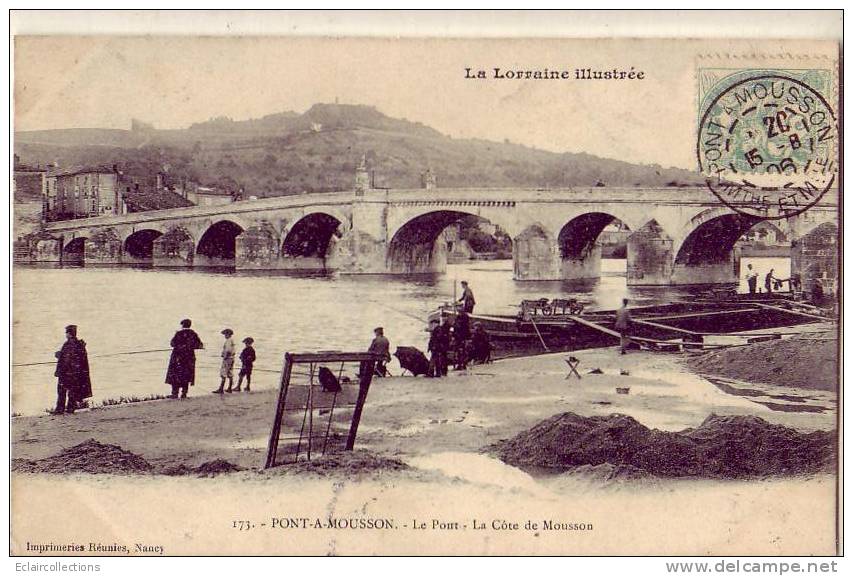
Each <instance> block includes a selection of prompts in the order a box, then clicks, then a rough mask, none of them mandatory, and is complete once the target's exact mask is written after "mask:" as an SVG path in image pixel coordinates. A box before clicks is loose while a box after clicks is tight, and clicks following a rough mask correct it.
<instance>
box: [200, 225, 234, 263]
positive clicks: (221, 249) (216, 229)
mask: <svg viewBox="0 0 853 576" xmlns="http://www.w3.org/2000/svg"><path fill="white" fill-rule="evenodd" d="M243 230H244V229H243V227H242V226H240V225H239V224H237V223H235V222H233V221H231V220H219V221H217V222H215V223H213V224H211V225H210V226H208V228H207V230H205V231H204V233H203V234H202V235H201V237H200V238H199V240H198V245H197V246H196V249H195V260H194V265H195V266H234V265H235V263H236V254H237V236H239V235H240V234H242V233H243Z"/></svg>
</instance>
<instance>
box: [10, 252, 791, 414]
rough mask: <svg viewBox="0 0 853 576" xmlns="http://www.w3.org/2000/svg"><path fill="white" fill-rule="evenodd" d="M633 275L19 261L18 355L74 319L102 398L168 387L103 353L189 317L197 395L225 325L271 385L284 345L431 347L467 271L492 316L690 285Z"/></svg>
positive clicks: (498, 268)
mask: <svg viewBox="0 0 853 576" xmlns="http://www.w3.org/2000/svg"><path fill="white" fill-rule="evenodd" d="M743 261H744V265H745V263H746V262H748V261H752V262H754V266H755V267H756V269H757V270H758V272H759V274H764V273H766V270H769V268H770V267H771V266H772V267H774V268H775V273H776V275H777V276H779V277H781V278H786V277H787V274H788V272H787V271H788V269H789V264H788V262H787V260H786V259H779V258H771V259H749V260H748V259H746V258H745V259H744V260H743ZM624 274H625V261H624V260H603V261H602V277H601V278H600V279H599V280H595V281H582V282H559V281H556V282H514V281H513V280H512V263H511V262H509V261H491V262H476V263H470V264H458V265H451V266H448V269H447V273H446V274H444V275H438V276H419V277H400V276H378V275H377V276H316V275H308V276H292V275H290V276H281V275H269V274H257V273H243V272H240V273H226V272H222V271H218V272H217V271H207V272H201V271H187V270H160V269H157V270H152V269H134V268H85V269H81V268H30V267H16V268H15V270H14V306H15V309H14V351H13V358H14V363H16V364H21V363H31V362H50V361H52V360H53V353H54V351H56V350H58V349H59V347H60V346H61V344H62V341H63V339H64V336H63V334H64V327H65V326H66V325H67V324H78V325H79V327H80V328H79V335H80V337H81V338H83V339H84V340H86V342H87V343H88V350H89V354H90V357H91V370H92V378H93V387H94V391H95V397H94V402H95V403H100V401H102V400H103V399H105V398H118V397H120V396H126V397H132V396H136V397H143V396H147V395H149V394H152V393H154V394H158V393H159V394H165V393H166V392H167V391H168V387H167V386H166V385H165V384H164V383H163V379H164V377H165V373H166V365H167V363H168V352H156V353H151V354H135V355H129V356H115V357H111V358H98V356H99V355H102V354H109V353H115V352H124V351H137V350H151V349H162V348H168V347H169V340H170V339H171V337H172V335H173V334H174V332H175V330H177V329H178V328H179V326H178V323H179V321H180V320H181V319H182V318H191V319H192V320H193V328H194V329H196V331H197V332H198V333H199V335H200V336H201V339H202V340H203V341H204V343H205V346H206V349H205V350H203V351H201V353H200V354H199V361H198V370H197V382H198V383H197V385H196V386H195V388H194V389H192V390H191V394H195V395H198V394H208V393H209V392H210V390H212V389H213V388H215V387H216V386H217V385H218V363H219V350H220V348H221V345H222V336H221V335H220V331H221V330H222V329H223V328H225V327H229V328H232V329H233V330H234V331H235V340H236V341H237V342H238V343H239V342H240V341H241V340H242V339H243V338H245V337H246V336H252V337H253V338H254V339H255V349H256V350H257V353H258V361H257V363H256V370H257V372H256V374H255V380H256V382H254V383H253V388H258V389H264V388H272V387H275V386H276V384H277V372H278V371H279V370H280V369H281V363H282V358H283V353H284V352H285V351H315V350H362V349H366V348H367V346H368V344H369V343H370V340H371V338H372V337H373V333H372V331H373V328H374V327H376V326H384V327H385V333H386V335H387V336H388V337H389V338H390V340H391V344H392V350H393V349H394V348H395V347H396V346H397V345H410V346H417V347H419V348H421V349H422V350H424V349H426V342H427V334H426V332H425V331H424V324H423V321H422V320H421V319H422V318H426V315H427V313H428V312H429V311H430V310H431V309H433V308H434V307H435V306H436V305H437V304H440V303H442V302H449V301H450V300H452V299H453V297H454V285H455V284H457V285H458V281H461V280H468V281H469V282H470V284H471V287H472V288H473V290H474V293H475V296H476V299H477V311H478V312H484V313H492V314H510V313H514V308H515V306H516V305H517V304H518V302H519V301H520V300H521V299H523V298H540V297H545V298H554V297H556V296H561V297H574V298H579V299H581V300H583V301H585V302H587V303H588V309H612V308H616V307H618V306H619V303H620V301H621V299H622V298H623V297H625V296H628V297H629V298H631V300H632V303H634V304H637V305H641V304H652V303H657V302H664V301H669V300H673V299H683V298H684V297H685V296H689V294H690V291H691V289H688V288H671V287H654V288H652V287H644V288H635V287H630V288H629V287H627V286H626V283H625V277H624ZM744 289H745V282H744ZM457 295H458V294H457ZM239 347H242V345H241V344H239V345H238V349H239ZM392 369H393V367H392ZM396 371H398V369H397V370H396ZM55 386H56V379H55V378H54V376H53V366H52V365H49V364H48V365H43V366H27V367H17V368H15V369H14V378H13V394H12V410H13V411H14V412H17V413H20V414H33V413H40V412H41V411H42V410H43V409H44V408H47V407H48V406H50V405H51V403H52V402H53V400H54V397H55V396H54V394H55Z"/></svg>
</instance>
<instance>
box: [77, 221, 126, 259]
mask: <svg viewBox="0 0 853 576" xmlns="http://www.w3.org/2000/svg"><path fill="white" fill-rule="evenodd" d="M83 262H84V264H86V265H89V266H91V265H116V264H121V239H120V238H119V237H118V235H117V234H116V233H115V230H112V229H109V228H108V229H106V230H103V231H102V232H99V233H97V234H95V235H94V236H92V237H91V238H86V240H85V243H84V247H83Z"/></svg>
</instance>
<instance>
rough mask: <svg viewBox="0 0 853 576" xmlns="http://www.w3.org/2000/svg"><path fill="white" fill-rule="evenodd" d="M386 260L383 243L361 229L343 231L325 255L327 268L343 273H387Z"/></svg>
mask: <svg viewBox="0 0 853 576" xmlns="http://www.w3.org/2000/svg"><path fill="white" fill-rule="evenodd" d="M387 261H388V255H387V247H386V245H385V243H384V242H383V241H380V240H377V239H376V238H375V237H373V236H372V235H371V234H369V233H367V232H363V231H361V230H349V231H347V232H345V233H344V235H343V236H342V237H341V238H340V239H339V240H338V241H337V242H335V244H334V246H332V247H330V248H329V253H328V255H327V263H328V266H329V268H330V269H334V270H337V271H339V272H341V273H343V274H387V273H389V271H388V270H389V264H388V262H387Z"/></svg>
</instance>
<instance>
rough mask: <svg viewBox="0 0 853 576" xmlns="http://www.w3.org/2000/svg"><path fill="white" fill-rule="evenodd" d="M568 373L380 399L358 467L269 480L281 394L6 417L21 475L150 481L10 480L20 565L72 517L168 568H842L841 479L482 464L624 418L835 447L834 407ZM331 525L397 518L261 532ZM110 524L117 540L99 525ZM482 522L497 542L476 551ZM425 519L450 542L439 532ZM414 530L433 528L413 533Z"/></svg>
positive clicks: (547, 363) (409, 382) (646, 374)
mask: <svg viewBox="0 0 853 576" xmlns="http://www.w3.org/2000/svg"><path fill="white" fill-rule="evenodd" d="M573 355H575V356H577V357H578V358H579V359H580V361H581V363H580V366H579V372H580V374H581V376H582V378H581V379H580V380H578V379H577V378H576V377H574V376H572V377H571V378H570V379H566V374H567V373H568V369H567V366H566V364H565V362H564V357H565V356H566V354H552V355H547V356H537V357H531V358H518V359H513V360H505V361H501V362H496V363H494V364H490V365H487V366H478V367H475V368H474V369H472V370H471V372H470V373H459V372H457V373H452V374H451V376H450V377H449V378H447V379H425V378H411V377H408V378H400V377H397V378H388V379H377V380H374V383H373V384H372V386H371V389H370V393H369V396H368V398H367V404H366V406H365V409H364V413H363V416H362V424H361V427H360V429H359V435H358V440H357V442H356V447H357V448H358V449H359V452H357V453H356V454H355V455H354V456H349V455H344V456H342V457H337V458H334V459H329V460H327V461H326V463H325V464H322V462H323V460H319V461H317V463H315V464H312V465H305V464H303V465H299V467H298V468H292V467H287V466H284V467H279V468H277V469H274V470H271V471H265V472H264V471H260V470H259V468H260V467H261V466H262V464H263V461H264V456H265V450H266V443H267V439H268V434H269V428H270V424H271V421H272V416H273V410H274V402H275V394H274V392H272V391H261V392H252V393H251V394H246V393H242V394H239V395H237V394H232V395H225V396H215V395H213V394H210V393H209V391H208V390H207V389H202V390H198V389H197V388H196V389H192V390H191V394H195V396H191V397H190V398H189V399H187V400H184V401H173V400H157V401H149V402H140V403H135V404H126V405H119V406H113V407H108V408H101V409H97V410H93V411H89V412H80V413H77V414H74V415H72V416H48V415H44V416H38V417H18V418H14V419H13V422H12V456H13V458H16V459H23V460H29V461H37V460H41V459H44V458H49V457H51V456H54V455H55V454H57V453H58V452H60V451H61V450H63V449H66V448H70V447H73V446H75V445H77V444H80V443H83V442H85V441H87V440H88V439H90V438H92V439H94V440H95V441H97V442H99V443H102V444H112V445H116V446H118V447H120V448H121V449H122V450H125V451H127V452H131V453H133V454H135V455H138V456H139V457H141V458H143V459H144V460H145V461H146V462H147V463H149V464H150V465H151V467H152V469H153V473H152V470H142V471H139V472H137V471H133V470H131V471H130V473H123V474H121V475H110V474H97V475H91V474H60V475H56V474H27V473H21V472H18V473H15V474H13V477H12V485H13V487H12V489H13V494H14V501H13V514H14V515H15V517H16V519H15V521H16V524H15V525H16V527H17V528H18V529H17V534H16V541H15V543H13V548H17V549H18V550H20V549H21V546H25V542H26V541H28V540H29V539H32V538H33V536H32V535H35V534H37V535H38V540H44V539H49V538H55V539H56V540H57V541H63V540H62V535H63V534H67V532H65V530H67V526H66V525H65V524H64V522H65V519H66V518H68V517H70V518H74V519H76V520H78V521H79V522H80V523H81V524H80V526H79V527H78V528H77V534H78V536H79V538H81V539H84V538H90V539H100V540H101V541H103V540H115V541H116V542H127V541H128V540H129V539H130V537H129V536H128V535H133V538H138V536H137V535H139V534H146V535H156V537H155V539H158V541H160V542H162V543H164V545H165V546H166V552H165V553H167V554H182V553H190V552H192V553H202V552H203V553H209V554H229V553H231V554H233V553H243V554H252V553H261V552H265V553H291V554H292V553H306V554H308V553H311V554H328V553H330V554H362V553H415V552H418V551H419V552H420V553H424V552H425V551H427V550H428V551H429V552H430V553H450V554H452V553H466V554H496V553H535V554H544V553H558V554H607V553H611V554H613V553H616V554H643V553H645V554H648V553H655V554H661V553H672V554H764V553H768V554H770V553H786V554H806V553H815V554H827V553H832V552H833V551H834V533H835V532H834V508H833V503H834V490H835V479H834V476H833V475H830V474H818V475H810V476H785V477H779V478H773V479H765V480H749V481H740V480H720V479H679V478H674V479H670V478H638V479H631V478H624V477H619V476H618V475H612V474H608V471H607V470H604V469H603V468H602V467H591V468H590V467H586V469H584V470H581V471H578V472H576V473H566V474H560V475H552V476H549V477H536V476H530V475H529V474H527V473H525V472H523V471H521V470H519V469H517V468H514V467H512V466H508V465H506V464H503V463H502V462H500V461H499V460H497V459H496V458H493V457H492V456H490V455H488V454H486V453H485V451H486V449H487V447H489V446H492V445H495V444H496V443H498V442H499V441H501V440H506V439H509V438H511V437H513V436H515V435H517V434H519V433H521V432H523V431H525V430H527V429H529V428H531V427H533V426H535V425H536V424H537V423H539V422H540V421H542V420H544V419H547V418H549V417H551V416H553V415H555V414H559V413H563V412H573V413H576V414H579V415H582V416H607V415H609V414H614V413H620V414H625V415H628V416H631V417H632V418H634V419H636V420H637V421H638V422H640V423H642V424H643V425H644V426H647V427H650V428H657V429H659V430H665V431H673V432H675V431H680V430H684V429H685V428H691V427H698V426H700V425H701V423H702V422H703V420H705V418H706V417H707V416H708V415H709V414H712V413H714V414H717V415H720V416H726V415H753V416H760V417H761V418H763V419H765V420H767V421H768V422H770V423H773V424H782V425H785V426H788V427H791V428H794V429H796V430H798V431H801V432H809V431H814V430H834V428H835V423H836V414H835V405H834V404H832V403H831V398H829V397H828V396H827V397H821V399H820V400H814V399H809V400H806V401H805V402H807V403H810V405H815V404H817V403H819V402H822V403H824V404H825V406H823V408H824V409H823V410H822V411H821V412H793V411H791V412H789V411H774V410H772V409H768V408H767V407H766V406H764V405H762V404H760V403H757V402H755V401H753V399H751V398H746V397H742V396H737V395H732V394H728V393H726V392H724V391H723V390H721V389H720V388H718V387H717V386H715V385H713V384H711V383H710V382H708V381H707V380H705V379H704V378H700V377H697V376H696V375H694V374H692V373H691V372H690V371H689V369H688V368H687V367H685V366H684V365H683V364H682V362H681V361H680V360H679V358H678V357H676V356H672V355H666V354H653V353H648V352H637V353H631V354H628V355H626V356H621V355H619V354H618V350H616V349H615V348H606V349H596V350H585V351H579V352H576V353H573ZM599 370H600V371H601V372H602V373H600V374H594V373H590V372H593V371H599ZM624 372H627V374H623V373H624ZM617 387H618V388H628V389H629V392H628V394H619V393H617V391H616V388H617ZM800 392H801V393H802V392H803V391H800ZM795 393H796V392H791V394H795ZM812 393H813V392H812V391H808V394H812ZM790 403H791V404H792V405H794V404H798V402H795V401H791V402H790ZM353 458H354V459H355V462H354V461H353ZM216 460H220V461H225V462H227V463H228V464H229V465H231V466H233V467H234V468H243V469H244V470H242V471H236V472H231V473H225V474H221V475H215V474H205V473H203V472H198V470H202V471H203V470H210V469H211V463H212V462H214V461H216ZM206 465H207V468H205V466H206ZM178 466H184V467H185V469H187V470H185V474H184V475H183V476H179V477H175V476H166V475H163V474H158V473H157V472H163V471H164V470H166V469H169V468H172V469H174V468H175V467H178ZM20 469H21V470H25V469H26V467H21V468H20ZM192 469H195V471H193V470H192ZM200 476H203V477H200ZM48 494H49V496H48ZM48 497H49V498H51V499H58V501H68V504H67V505H63V507H62V509H61V510H60V509H59V508H58V507H51V508H47V507H44V508H40V509H39V513H38V514H35V513H33V512H32V510H31V507H29V506H28V505H27V503H28V502H36V501H44V499H45V498H48ZM54 508H55V509H54ZM331 515H334V516H341V517H358V518H374V519H375V518H387V519H390V520H391V521H392V523H394V526H395V527H394V528H393V529H391V530H388V531H382V530H375V531H366V532H365V531H351V530H332V531H322V532H317V531H312V530H304V531H297V530H286V531H283V532H282V531H280V530H276V531H271V530H270V529H269V528H268V527H263V528H262V527H260V524H261V523H262V522H266V523H268V522H270V518H271V517H273V516H287V517H303V516H305V517H316V516H319V517H323V518H325V517H327V516H331ZM103 518H109V519H110V522H108V523H106V525H105V523H104V522H103V520H102V519H103ZM549 518H550V519H551V520H554V521H558V522H560V523H564V524H566V525H569V524H577V525H578V526H580V525H586V524H589V525H590V526H592V528H591V529H589V530H587V529H583V530H580V529H578V530H574V529H573V530H571V531H552V530H548V531H544V530H542V529H541V526H542V521H543V519H549ZM238 519H250V520H252V521H256V522H257V524H258V526H259V527H258V528H257V529H256V530H255V531H254V532H248V533H243V532H241V531H239V530H237V529H235V528H234V527H233V526H232V520H238ZM475 519H477V520H480V521H483V522H485V523H488V524H489V525H490V527H489V528H488V529H487V530H484V531H482V532H475V531H474V530H473V527H472V526H473V522H474V520H475ZM433 520H437V521H439V522H447V523H453V522H456V523H458V527H457V528H456V529H442V528H438V527H436V528H432V521H433ZM493 520H500V521H509V522H518V523H519V524H520V525H523V524H524V523H525V522H526V521H527V520H530V521H536V522H538V523H539V525H540V530H538V531H535V532H533V531H524V530H521V531H520V532H515V533H513V532H512V531H506V532H504V531H501V530H499V529H493V528H492V527H491V522H492V521H493ZM420 521H423V522H426V523H427V524H428V525H429V526H430V528H429V529H425V530H424V531H415V528H414V525H415V524H417V523H419V522H420ZM75 526H76V523H75ZM45 527H48V528H45ZM105 530H106V532H105ZM318 530H319V529H318ZM152 537H153V536H152ZM425 538H428V539H425Z"/></svg>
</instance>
